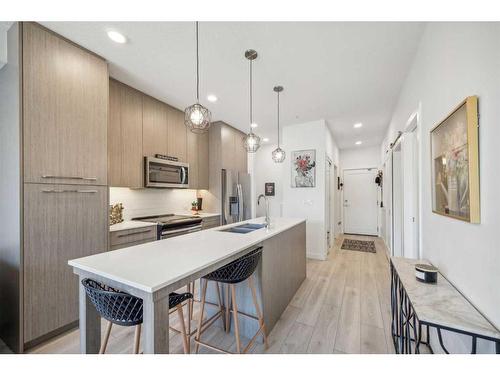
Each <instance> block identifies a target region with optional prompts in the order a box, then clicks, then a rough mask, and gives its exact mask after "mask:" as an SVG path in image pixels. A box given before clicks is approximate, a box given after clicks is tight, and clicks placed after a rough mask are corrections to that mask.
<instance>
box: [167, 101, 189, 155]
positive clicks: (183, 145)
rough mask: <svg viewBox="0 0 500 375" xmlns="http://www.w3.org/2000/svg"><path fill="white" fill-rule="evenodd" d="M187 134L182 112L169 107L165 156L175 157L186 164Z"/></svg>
mask: <svg viewBox="0 0 500 375" xmlns="http://www.w3.org/2000/svg"><path fill="white" fill-rule="evenodd" d="M187 132H188V130H187V128H186V125H185V124H184V112H181V111H179V110H178V109H175V108H172V107H169V112H168V150H167V154H168V155H169V156H175V157H176V158H178V159H179V161H181V162H184V163H185V162H187Z"/></svg>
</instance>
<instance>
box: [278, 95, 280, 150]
mask: <svg viewBox="0 0 500 375" xmlns="http://www.w3.org/2000/svg"><path fill="white" fill-rule="evenodd" d="M279 147H280V92H279V91H278V148H279Z"/></svg>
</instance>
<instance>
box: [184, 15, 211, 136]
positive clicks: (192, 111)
mask: <svg viewBox="0 0 500 375" xmlns="http://www.w3.org/2000/svg"><path fill="white" fill-rule="evenodd" d="M195 25H196V103H195V104H193V105H190V106H189V107H187V108H186V109H185V110H184V123H185V124H186V126H187V127H188V128H189V130H191V131H192V132H193V133H205V132H207V131H208V128H209V127H210V121H211V118H212V114H211V113H210V111H209V110H208V108H206V107H204V106H202V105H201V104H200V57H199V50H198V49H199V43H198V21H197V22H196V23H195Z"/></svg>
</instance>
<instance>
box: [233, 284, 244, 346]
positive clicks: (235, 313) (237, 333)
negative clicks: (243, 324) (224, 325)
mask: <svg viewBox="0 0 500 375" xmlns="http://www.w3.org/2000/svg"><path fill="white" fill-rule="evenodd" d="M230 288H231V298H232V300H233V319H234V336H235V337H236V352H237V353H238V354H240V353H241V343H240V328H239V326H238V304H237V303H236V288H235V287H234V284H231V285H230Z"/></svg>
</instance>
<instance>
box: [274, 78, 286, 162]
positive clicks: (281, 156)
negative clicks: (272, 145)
mask: <svg viewBox="0 0 500 375" xmlns="http://www.w3.org/2000/svg"><path fill="white" fill-rule="evenodd" d="M273 91H274V92H275V93H276V94H277V96H278V147H277V148H276V149H275V150H274V151H273V153H272V157H273V160H274V162H275V163H283V161H285V151H284V150H283V149H282V148H281V147H280V92H282V91H283V86H275V87H274V89H273Z"/></svg>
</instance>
